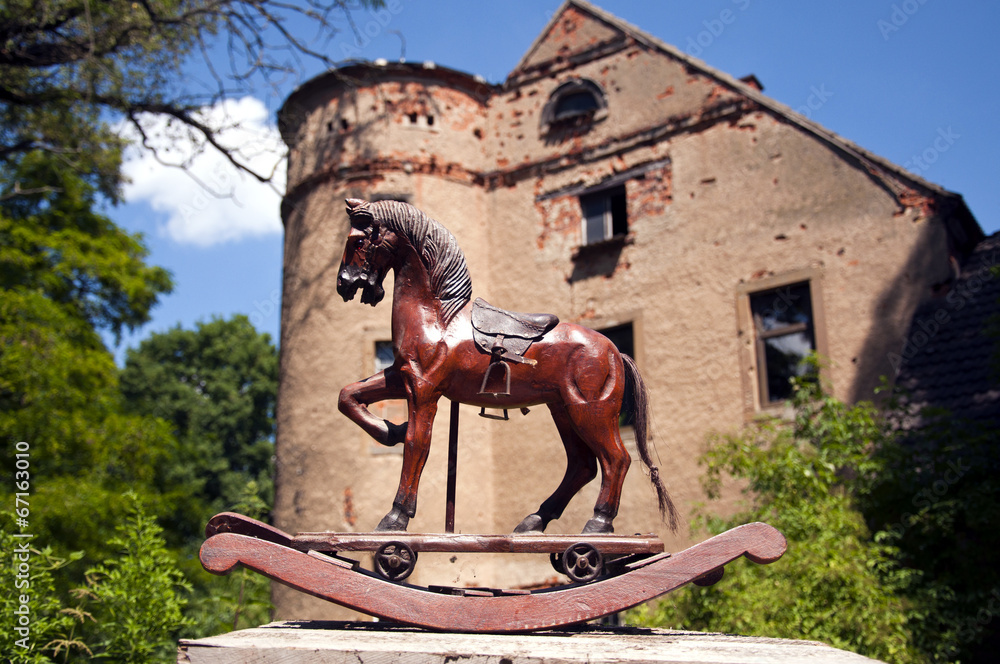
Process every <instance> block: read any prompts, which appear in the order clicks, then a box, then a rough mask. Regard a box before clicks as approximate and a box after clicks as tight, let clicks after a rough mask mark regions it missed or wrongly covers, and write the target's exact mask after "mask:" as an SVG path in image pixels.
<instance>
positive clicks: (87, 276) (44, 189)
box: [0, 151, 172, 348]
mask: <svg viewBox="0 0 1000 664" xmlns="http://www.w3.org/2000/svg"><path fill="white" fill-rule="evenodd" d="M14 186H21V187H27V188H29V189H32V190H35V192H36V193H33V194H24V195H20V196H8V195H7V194H10V193H11V189H12V187H14ZM96 205H97V192H96V190H95V189H94V188H93V187H91V186H90V185H88V184H87V183H86V182H85V181H84V180H82V179H80V178H79V177H78V176H77V175H75V174H74V173H73V172H72V171H71V170H70V169H69V167H68V166H67V165H66V164H65V163H63V162H62V161H61V160H59V159H56V158H53V157H52V156H50V155H46V154H44V153H42V152H39V151H35V152H31V153H28V154H26V155H25V156H24V157H23V159H22V160H21V162H20V163H19V164H18V165H17V168H15V169H14V172H13V173H11V178H10V179H9V180H7V181H5V183H4V184H3V185H2V186H0V288H3V289H5V290H14V289H17V290H20V291H22V292H36V293H40V294H42V295H44V296H45V297H46V298H47V299H48V300H49V301H51V302H52V303H53V304H55V305H59V306H61V307H64V308H65V309H66V315H72V316H76V317H77V318H79V319H80V323H81V324H88V325H90V326H92V327H94V328H106V329H108V330H110V331H111V332H113V333H114V334H115V335H120V334H121V332H122V330H123V329H126V328H127V329H129V330H132V329H135V328H136V327H137V326H139V325H141V324H143V323H145V322H146V321H148V320H149V311H150V309H151V308H152V307H153V305H154V304H155V303H156V301H157V298H158V297H159V296H160V295H161V294H164V293H169V292H170V290H171V288H172V284H171V280H170V275H169V274H168V273H167V271H166V270H164V269H162V268H159V267H151V266H147V265H146V264H145V259H146V256H147V254H148V251H147V249H146V247H145V246H144V245H143V244H142V239H141V237H140V236H136V235H130V234H128V233H126V232H124V231H122V230H121V229H120V228H118V227H117V226H116V225H115V224H114V223H113V222H112V221H111V220H110V219H108V218H107V217H106V216H104V215H101V214H98V213H97V212H95V211H94V208H95V206H96ZM76 327H77V334H76V336H77V337H79V336H80V334H83V333H85V332H83V330H82V329H81V327H80V325H77V326H76ZM86 345H87V346H88V347H90V348H94V347H99V346H98V344H97V343H96V342H95V340H94V339H89V340H87V343H86Z"/></svg>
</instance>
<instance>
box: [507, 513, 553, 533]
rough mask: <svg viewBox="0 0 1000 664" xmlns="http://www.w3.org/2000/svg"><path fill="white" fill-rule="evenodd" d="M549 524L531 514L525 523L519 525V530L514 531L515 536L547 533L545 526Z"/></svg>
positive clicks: (525, 519) (525, 518)
mask: <svg viewBox="0 0 1000 664" xmlns="http://www.w3.org/2000/svg"><path fill="white" fill-rule="evenodd" d="M547 525H548V524H547V523H546V522H545V520H544V519H542V517H541V516H539V515H537V514H529V515H528V516H526V517H524V521H522V522H521V523H519V524H517V528H515V529H514V534H525V533H542V532H544V531H545V526H547Z"/></svg>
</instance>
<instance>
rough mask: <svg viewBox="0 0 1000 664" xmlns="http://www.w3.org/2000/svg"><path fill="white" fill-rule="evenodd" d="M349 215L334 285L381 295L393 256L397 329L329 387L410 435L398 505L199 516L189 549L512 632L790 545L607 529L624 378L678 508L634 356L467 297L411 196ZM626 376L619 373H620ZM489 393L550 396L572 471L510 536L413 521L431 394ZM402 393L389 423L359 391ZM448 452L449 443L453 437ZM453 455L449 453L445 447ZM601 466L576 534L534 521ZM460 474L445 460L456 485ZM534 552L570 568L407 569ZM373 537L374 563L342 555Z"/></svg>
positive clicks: (364, 601)
mask: <svg viewBox="0 0 1000 664" xmlns="http://www.w3.org/2000/svg"><path fill="white" fill-rule="evenodd" d="M347 212H348V216H349V217H350V221H351V230H350V234H349V235H348V238H347V246H346V248H345V250H344V257H343V261H342V263H341V266H340V272H339V274H338V278H337V291H338V292H339V293H340V295H341V296H342V297H343V298H344V300H350V299H352V298H353V297H354V296H355V295H356V294H357V292H358V290H361V301H362V302H365V303H367V304H371V305H373V306H374V305H376V304H378V303H379V302H380V301H381V300H382V299H383V298H384V297H385V291H384V290H383V288H382V281H383V279H384V278H385V276H386V274H387V273H388V271H389V270H390V269H391V270H394V271H395V290H394V293H393V307H392V339H393V350H394V352H395V362H394V363H393V365H392V366H391V367H389V368H388V369H386V370H385V371H381V372H379V373H378V374H376V375H374V376H372V377H371V378H368V379H366V380H362V381H360V382H357V383H353V384H352V385H349V386H347V387H345V388H344V389H343V391H342V392H341V394H340V403H339V405H340V409H341V411H343V412H344V413H345V414H346V415H347V416H348V417H350V418H351V419H352V420H354V421H355V422H357V423H358V424H359V425H360V426H361V427H362V428H363V429H364V430H365V431H366V432H368V434H370V435H371V436H372V437H373V438H374V439H375V440H377V441H378V442H379V443H381V444H383V445H398V444H403V445H404V447H403V469H402V472H401V474H400V479H399V489H398V491H397V493H396V499H395V500H394V501H393V506H392V510H391V511H390V512H389V513H388V514H387V515H386V516H385V517H384V518H383V519H382V521H381V522H380V523H379V525H378V528H377V531H380V532H371V533H353V532H352V533H331V532H322V533H299V534H297V535H290V534H288V533H285V532H282V531H281V530H278V529H277V528H274V527H272V526H270V525H268V524H265V523H261V522H259V521H255V520H253V519H250V518H248V517H245V516H243V515H240V514H234V513H228V512H224V513H222V514H218V515H216V516H215V517H213V518H212V520H211V521H209V523H208V526H207V527H206V529H205V534H206V536H207V539H206V541H205V543H204V544H203V545H202V548H201V552H200V558H201V561H202V564H203V565H204V567H205V569H207V570H209V571H210V572H213V573H215V574H226V573H228V572H230V571H231V570H233V569H234V568H235V567H236V566H237V565H242V566H244V567H247V568H250V569H253V570H255V571H257V572H260V573H261V574H264V575H266V576H268V577H270V578H272V579H274V580H276V581H279V582H281V583H284V584H286V585H288V586H291V587H293V588H297V589H299V590H301V591H303V592H306V593H309V594H312V595H315V596H316V597H320V598H323V599H326V600H329V601H331V602H336V603H338V604H341V605H343V606H346V607H349V608H354V609H358V610H360V611H364V612H365V613H368V614H371V615H373V616H378V617H380V618H383V619H387V620H393V621H399V622H402V623H407V624H412V625H421V626H424V627H429V628H432V629H443V630H453V631H462V632H523V631H532V630H540V629H547V628H551V627H558V626H562V625H571V624H575V623H580V622H584V621H587V620H592V619H594V618H599V617H602V616H606V615H609V614H612V613H616V612H618V611H622V610H624V609H626V608H629V607H632V606H636V605H638V604H640V603H642V602H645V601H647V600H650V599H652V598H654V597H657V596H659V595H662V594H664V593H667V592H670V591H672V590H674V589H675V588H679V587H680V586H683V585H684V584H686V583H696V584H699V585H710V584H712V583H715V582H717V581H719V579H721V578H722V575H723V571H724V566H725V565H726V564H727V563H728V562H730V561H732V560H734V559H735V558H738V557H741V556H746V557H747V558H748V559H750V560H752V561H754V562H757V563H770V562H773V561H775V560H777V559H778V558H780V557H781V555H782V554H783V553H784V551H785V545H786V544H785V539H784V537H782V535H781V533H779V532H778V531H777V530H775V529H774V528H772V527H770V526H768V525H767V524H763V523H753V524H746V525H743V526H739V527H737V528H733V529H732V530H729V531H727V532H725V533H722V534H720V535H716V536H715V537H713V538H711V539H708V540H706V541H704V542H701V543H699V544H696V545H694V546H692V547H690V548H688V549H686V550H684V551H681V552H679V553H674V554H671V553H667V552H665V551H664V550H663V548H664V547H663V542H662V541H660V540H659V539H658V538H657V537H655V536H654V535H645V536H643V535H635V536H631V535H630V536H618V535H613V534H611V533H612V532H613V526H612V522H613V520H614V518H615V516H616V515H617V513H618V503H619V501H620V499H621V491H622V482H623V480H624V479H625V473H626V471H627V470H628V467H629V463H630V458H629V454H628V452H627V451H626V449H625V447H624V446H623V445H622V441H621V436H620V434H619V430H618V422H619V414H620V413H621V411H622V408H623V397H624V396H625V393H626V389H629V390H630V391H631V396H632V399H630V400H625V402H626V403H631V404H634V405H633V406H632V411H634V412H633V417H634V423H635V436H636V445H637V449H638V451H639V457H640V458H641V459H642V461H643V463H645V464H646V466H648V467H649V469H650V480H651V481H652V483H653V486H654V487H655V488H656V492H657V496H658V501H659V507H660V511H661V513H662V514H664V515H665V516H666V517H667V519H668V521H669V524H670V526H671V528H673V529H676V527H677V513H676V510H675V509H674V505H673V503H672V502H671V501H670V498H669V497H668V495H667V492H666V489H665V488H664V486H663V482H662V480H661V479H660V477H659V471H658V470H657V468H656V466H655V465H653V464H652V462H651V461H650V456H649V449H648V445H647V441H646V422H647V412H646V411H647V395H646V388H645V385H644V383H643V381H642V377H641V376H640V375H639V371H638V369H637V368H636V366H635V362H633V361H632V359H631V358H630V357H628V356H625V355H622V354H621V353H619V352H618V350H617V349H616V348H615V346H614V344H612V343H611V341H610V340H608V339H607V338H606V337H604V336H603V335H602V334H600V333H598V332H595V331H593V330H590V329H587V328H585V327H581V326H579V325H572V324H567V323H559V321H558V319H556V317H555V316H552V315H548V314H515V313H511V312H507V311H503V310H502V309H497V308H496V307H492V306H490V305H488V304H486V303H485V302H483V301H481V300H478V301H476V302H473V303H471V304H470V298H471V293H472V282H471V280H470V278H469V272H468V269H467V268H466V264H465V257H464V256H463V255H462V252H461V251H460V250H459V248H458V246H457V244H456V242H455V238H454V237H453V236H452V234H451V233H449V232H448V231H447V230H445V228H444V227H443V226H441V224H439V223H438V222H436V221H434V220H433V219H430V218H429V217H427V216H426V215H424V214H423V213H422V212H420V211H419V210H417V209H415V208H413V207H411V206H410V205H407V204H405V203H399V202H395V201H380V202H377V203H367V202H365V201H361V200H356V199H350V200H348V201H347ZM627 385H628V386H629V387H627ZM442 396H446V397H448V398H449V399H450V400H451V401H452V418H453V422H452V439H453V442H454V441H455V440H456V438H455V431H456V429H457V427H456V426H455V424H456V421H455V420H456V418H457V407H456V405H455V404H457V403H459V402H460V403H467V404H473V405H477V406H481V407H489V408H504V409H509V408H523V407H527V406H532V405H537V404H545V405H546V406H548V408H549V410H550V412H551V413H552V418H553V419H554V420H555V424H556V428H557V429H558V431H559V435H560V436H561V438H562V442H563V445H564V446H565V448H566V459H567V466H566V474H565V476H564V477H563V479H562V482H561V483H560V484H559V486H558V487H557V488H556V490H555V492H554V493H553V494H552V495H551V496H549V497H548V498H547V499H546V500H545V501H544V502H543V503H542V504H541V506H540V507H539V508H538V510H537V511H536V512H534V513H533V514H530V515H528V516H527V517H525V519H524V520H523V521H521V523H520V524H519V525H518V526H517V528H515V530H514V533H513V534H510V535H463V534H456V533H454V532H453V531H452V530H448V532H446V533H443V534H409V533H405V532H402V531H405V530H406V526H407V524H408V522H409V520H410V518H412V517H413V516H414V514H415V512H416V508H417V485H418V483H419V481H420V474H421V471H422V470H423V468H424V463H425V461H426V460H427V452H428V447H429V446H430V442H431V425H432V423H433V421H434V415H435V413H436V411H437V403H438V400H439V399H440V398H441V397H442ZM397 398H401V399H406V402H407V406H408V419H407V421H406V423H404V424H394V423H392V422H388V421H386V420H384V419H382V418H379V417H376V416H374V415H373V414H372V413H371V412H370V411H369V410H368V408H367V406H368V405H369V404H372V403H375V402H377V401H382V400H384V399H397ZM449 456H451V455H450V454H449ZM449 465H451V464H449ZM598 467H600V471H601V490H600V494H599V495H598V498H597V503H596V505H595V507H594V516H593V518H591V519H590V520H589V521H588V522H587V524H586V526H585V527H584V531H583V532H584V534H583V535H573V536H567V535H543V534H542V531H544V530H545V527H546V526H547V525H548V524H549V522H550V521H552V520H553V519H557V518H559V516H560V515H561V514H562V512H563V510H564V509H565V508H566V505H567V504H568V503H569V501H570V499H571V498H572V497H573V496H574V495H575V494H576V493H577V492H578V491H579V490H580V489H581V488H582V487H583V486H584V485H585V484H587V482H589V481H590V480H592V479H594V477H596V476H597V471H598ZM452 485H453V480H452V478H451V477H449V490H451V488H452ZM424 551H428V552H454V553H458V552H468V553H473V552H474V553H535V554H538V553H541V554H549V556H550V560H551V561H552V564H553V566H554V567H555V568H556V570H558V571H559V572H561V573H563V574H565V575H566V576H568V577H569V579H570V581H571V583H569V584H568V585H563V586H558V587H556V588H550V589H541V590H530V591H529V590H525V589H519V588H509V589H504V588H454V587H441V586H428V587H420V586H414V585H410V584H408V583H404V579H406V578H407V577H408V576H409V574H410V573H411V572H412V571H413V569H414V566H415V564H416V558H417V554H418V553H420V552H424ZM357 552H371V553H373V554H374V555H373V567H374V572H369V571H367V570H365V569H362V568H361V566H360V563H359V561H358V560H356V559H354V558H352V557H350V556H348V557H345V556H344V554H345V553H347V554H353V553H357Z"/></svg>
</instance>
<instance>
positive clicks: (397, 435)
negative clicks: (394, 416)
mask: <svg viewBox="0 0 1000 664" xmlns="http://www.w3.org/2000/svg"><path fill="white" fill-rule="evenodd" d="M386 425H388V427H389V432H388V434H386V437H385V443H383V445H385V446H386V447H393V446H395V445H399V444H400V443H401V442H403V441H404V440H406V425H407V423H406V422H403V423H402V424H396V423H395V422H388V421H387V422H386Z"/></svg>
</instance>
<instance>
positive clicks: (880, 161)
mask: <svg viewBox="0 0 1000 664" xmlns="http://www.w3.org/2000/svg"><path fill="white" fill-rule="evenodd" d="M571 6H572V7H576V8H578V9H581V10H583V11H585V12H587V13H589V14H591V15H592V16H593V17H595V18H597V19H599V20H601V21H604V22H605V23H607V24H609V25H611V26H612V27H614V28H616V29H618V30H620V31H622V32H624V33H625V34H627V35H628V36H629V37H632V38H633V39H635V40H636V41H637V42H640V43H642V44H645V45H646V46H648V47H650V48H653V49H655V50H658V51H661V52H663V53H665V54H667V55H668V56H670V57H672V58H674V59H676V60H680V61H681V62H683V63H684V64H686V65H687V66H689V67H691V68H693V69H696V70H698V71H700V72H702V73H703V74H705V75H707V76H709V77H711V78H714V79H716V80H717V81H719V82H721V83H723V84H725V85H727V86H729V87H731V88H733V89H734V90H736V91H737V92H739V93H740V94H743V95H744V96H746V97H747V98H749V99H750V100H751V101H753V102H754V103H756V104H758V105H760V106H761V107H763V108H765V109H767V110H769V111H771V112H772V113H775V114H777V115H779V116H781V117H782V118H784V119H785V120H787V121H788V122H790V123H792V124H794V125H796V126H798V127H799V128H800V129H802V130H804V131H806V132H808V133H810V134H812V135H813V136H815V137H817V138H818V139H820V140H821V141H823V142H825V143H827V144H829V145H831V146H832V147H834V148H836V149H838V150H841V151H843V152H845V153H847V154H849V155H851V156H852V157H854V158H855V159H857V160H858V161H859V162H860V163H861V164H863V165H864V166H866V167H867V168H869V170H871V169H872V168H876V169H878V170H882V171H887V172H888V173H891V174H892V175H894V176H895V177H896V178H898V179H901V180H904V181H907V182H909V183H910V184H912V185H915V186H916V187H918V188H920V189H924V190H926V191H930V192H933V193H934V194H936V195H938V196H942V197H945V198H950V199H953V200H955V201H956V202H957V203H958V204H960V205H961V206H963V207H966V209H967V206H966V205H965V200H964V199H963V198H962V195H961V194H958V193H956V192H953V191H950V190H948V189H945V188H944V187H942V186H940V185H938V184H935V183H933V182H930V181H928V180H925V179H924V178H922V177H920V176H919V175H917V174H915V173H911V172H910V171H908V170H906V169H905V168H903V167H902V166H899V165H898V164H896V163H894V162H892V161H890V160H888V159H886V158H885V157H882V156H879V155H877V154H875V153H873V152H871V151H870V150H867V149H866V148H863V147H861V146H860V145H858V144H857V143H855V142H854V141H851V140H850V139H847V138H844V137H843V136H841V135H840V134H838V133H836V132H834V131H832V130H830V129H827V128H826V127H824V126H823V125H821V124H819V123H818V122H814V121H813V120H811V119H809V118H807V117H806V116H804V115H802V114H800V113H798V112H797V111H795V110H793V109H792V108H791V107H789V106H787V105H786V104H783V103H781V102H779V101H777V100H776V99H774V98H772V97H769V96H768V95H766V94H764V93H763V92H761V91H759V90H757V89H756V88H754V87H753V86H750V85H748V84H746V83H744V82H743V81H740V80H739V79H738V78H736V77H735V76H733V75H731V74H728V73H726V72H724V71H721V70H719V69H716V68H714V67H712V66H711V65H709V64H708V63H706V62H704V61H703V60H700V59H698V58H696V57H694V56H691V55H688V54H687V53H685V52H683V51H682V50H680V49H679V48H678V47H676V46H673V45H672V44H668V43H667V42H665V41H663V40H662V39H659V38H657V37H655V36H653V35H651V34H649V33H648V32H646V31H644V30H642V29H641V28H639V27H637V26H634V25H632V24H631V23H629V22H628V21H626V20H625V19H622V18H620V17H618V16H615V15H614V14H612V13H610V12H608V11H606V10H604V9H601V8H600V7H598V6H596V5H594V4H592V3H590V2H589V1H588V0H564V1H563V3H562V4H561V5H560V6H559V8H558V9H557V10H556V11H555V12H554V13H553V14H552V18H550V19H549V22H548V23H547V24H546V25H545V27H544V28H543V29H542V31H541V32H540V33H539V35H538V37H536V38H535V41H534V42H532V44H531V46H530V47H529V48H528V50H527V51H526V52H525V54H524V56H522V57H521V59H520V60H519V61H518V63H517V65H516V66H515V67H514V69H512V70H511V72H510V74H514V73H516V72H517V71H519V70H520V69H521V68H522V67H523V66H524V65H525V63H526V62H527V60H528V59H529V58H530V56H531V55H532V53H534V52H535V51H536V50H537V49H538V47H539V45H540V44H541V43H542V41H543V40H544V39H545V37H546V36H547V35H548V33H549V32H550V31H551V30H552V27H553V26H554V25H555V24H556V22H557V21H558V20H559V17H560V16H561V15H562V14H563V13H565V11H566V10H567V9H568V8H569V7H571ZM510 74H508V79H509V78H510ZM886 185H887V186H889V185H888V183H886ZM890 188H892V187H890ZM895 193H896V194H901V193H903V192H902V191H898V190H897V191H895ZM970 214H971V212H970Z"/></svg>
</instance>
